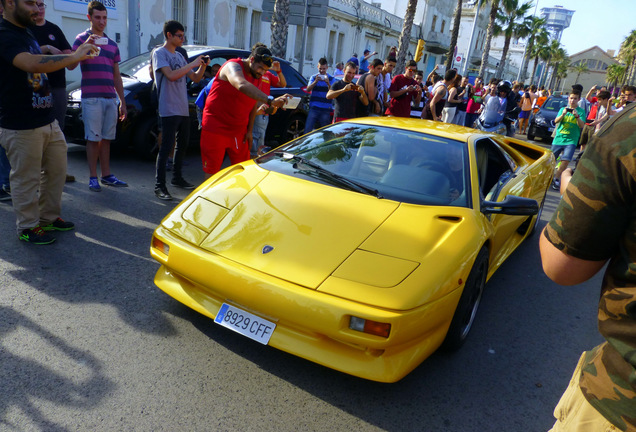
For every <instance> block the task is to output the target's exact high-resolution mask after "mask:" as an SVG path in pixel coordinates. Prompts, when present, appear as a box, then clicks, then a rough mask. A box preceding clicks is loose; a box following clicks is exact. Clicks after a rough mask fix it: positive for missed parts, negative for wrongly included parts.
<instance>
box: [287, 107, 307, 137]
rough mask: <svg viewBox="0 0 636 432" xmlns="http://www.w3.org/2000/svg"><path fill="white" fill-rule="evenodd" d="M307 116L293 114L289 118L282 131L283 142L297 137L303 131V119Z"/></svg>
mask: <svg viewBox="0 0 636 432" xmlns="http://www.w3.org/2000/svg"><path fill="white" fill-rule="evenodd" d="M306 120H307V118H306V117H305V116H303V115H301V114H295V115H293V116H291V117H290V118H289V121H287V124H286V125H285V130H284V131H283V142H282V143H281V144H285V143H286V142H288V141H291V140H293V139H296V138H298V137H299V136H301V135H302V134H304V133H305V121H306Z"/></svg>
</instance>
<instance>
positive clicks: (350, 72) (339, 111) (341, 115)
mask: <svg viewBox="0 0 636 432" xmlns="http://www.w3.org/2000/svg"><path fill="white" fill-rule="evenodd" d="M356 70H357V66H356V65H355V63H353V62H348V63H347V64H346V66H345V71H344V72H345V74H344V78H343V79H342V80H341V81H338V82H336V83H335V84H334V85H332V86H331V89H329V91H328V92H327V99H333V100H335V102H336V104H335V109H334V116H333V122H334V123H336V122H339V121H341V120H346V119H349V118H355V117H357V116H358V112H359V110H358V104H362V105H364V106H367V105H368V104H369V99H368V97H367V93H366V92H365V91H364V88H363V87H362V86H359V85H356V84H355V83H354V82H353V77H354V76H355V74H356Z"/></svg>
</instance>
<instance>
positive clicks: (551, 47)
mask: <svg viewBox="0 0 636 432" xmlns="http://www.w3.org/2000/svg"><path fill="white" fill-rule="evenodd" d="M560 47H561V43H560V42H559V41H558V40H555V39H553V40H551V41H550V43H549V44H548V45H547V47H546V52H545V53H544V56H545V57H544V58H543V59H542V60H544V61H545V62H546V63H545V67H544V68H543V70H542V71H541V77H540V78H539V85H541V83H543V82H544V79H545V81H547V79H548V71H549V70H550V67H551V66H552V64H553V63H552V57H553V56H554V54H555V53H556V52H557V50H558V49H559V48H560ZM545 85H546V86H547V87H548V88H550V86H549V85H548V83H547V82H545Z"/></svg>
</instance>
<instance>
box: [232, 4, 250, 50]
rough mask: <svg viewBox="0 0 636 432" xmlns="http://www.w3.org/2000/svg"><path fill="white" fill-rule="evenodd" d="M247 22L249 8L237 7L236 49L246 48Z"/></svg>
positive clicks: (235, 25)
mask: <svg viewBox="0 0 636 432" xmlns="http://www.w3.org/2000/svg"><path fill="white" fill-rule="evenodd" d="M246 22H247V8H244V7H242V6H237V7H236V20H235V22H234V44H233V45H232V46H233V47H234V48H241V49H244V48H245V24H246Z"/></svg>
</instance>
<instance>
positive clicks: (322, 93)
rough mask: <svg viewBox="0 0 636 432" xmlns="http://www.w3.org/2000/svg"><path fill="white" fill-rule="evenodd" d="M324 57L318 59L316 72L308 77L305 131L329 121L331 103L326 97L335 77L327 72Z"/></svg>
mask: <svg viewBox="0 0 636 432" xmlns="http://www.w3.org/2000/svg"><path fill="white" fill-rule="evenodd" d="M328 66H329V65H328V64H327V59H326V58H324V57H323V58H321V59H320V60H318V73H317V74H314V75H312V76H311V77H310V78H309V85H308V86H307V91H308V92H311V98H310V99H309V113H308V114H307V123H305V133H309V132H311V131H312V130H314V129H318V128H321V127H323V126H326V125H328V124H330V123H331V117H332V114H333V103H332V102H331V101H330V100H329V99H327V92H328V91H329V90H330V89H331V86H332V85H333V83H335V82H336V79H335V78H334V77H332V76H331V75H329V74H328V73H327V67H328Z"/></svg>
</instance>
